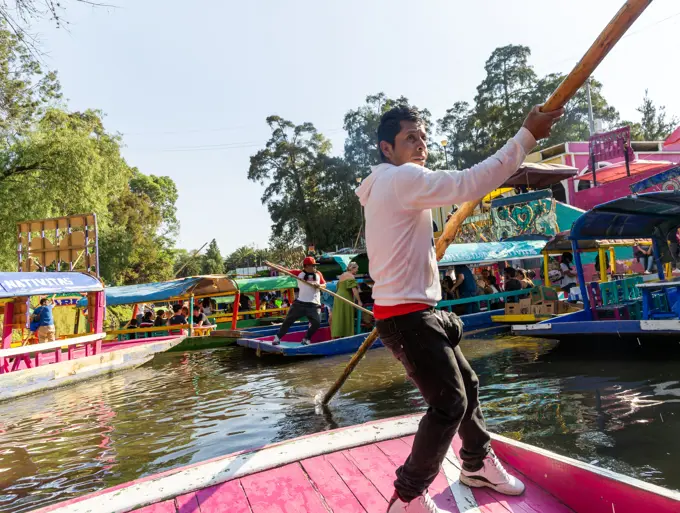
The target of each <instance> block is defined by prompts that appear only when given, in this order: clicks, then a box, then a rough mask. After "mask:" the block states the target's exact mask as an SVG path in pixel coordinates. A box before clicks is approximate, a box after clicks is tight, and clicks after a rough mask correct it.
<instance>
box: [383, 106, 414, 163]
mask: <svg viewBox="0 0 680 513" xmlns="http://www.w3.org/2000/svg"><path fill="white" fill-rule="evenodd" d="M402 121H413V122H415V123H423V124H425V123H424V121H423V117H422V116H421V115H420V112H418V110H417V109H414V108H413V107H409V106H408V105H399V106H398V107H392V108H391V109H390V110H388V111H387V112H385V114H383V115H382V117H381V118H380V125H379V126H378V153H379V154H380V161H381V162H387V157H385V154H384V153H383V152H382V150H381V149H380V142H381V141H386V142H388V143H390V144H391V145H393V146H394V140H395V138H396V137H397V134H398V133H399V132H401V122H402Z"/></svg>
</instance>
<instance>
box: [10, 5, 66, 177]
mask: <svg viewBox="0 0 680 513" xmlns="http://www.w3.org/2000/svg"><path fill="white" fill-rule="evenodd" d="M1 5H2V0H0V6H1ZM0 18H2V11H1V9H0ZM0 91H1V92H2V94H0V152H6V151H8V149H9V148H10V147H11V146H12V145H13V144H14V143H16V141H17V139H18V138H20V137H22V136H24V135H26V134H27V133H28V131H29V130H31V129H32V128H33V126H34V124H35V123H36V121H37V120H39V119H40V118H41V117H42V116H43V115H44V113H45V110H46V109H47V107H48V106H50V105H53V104H55V103H56V102H57V101H58V100H59V99H60V98H61V86H60V85H59V81H58V79H57V74H56V73H55V72H54V71H45V70H44V69H43V68H42V66H41V64H40V62H39V61H38V60H37V59H36V58H35V57H34V55H33V54H32V53H31V52H30V51H29V49H28V48H27V47H26V45H25V44H23V43H22V41H21V40H20V39H19V38H18V37H17V36H16V35H15V34H13V33H12V32H10V31H9V30H7V25H6V23H4V22H2V21H0ZM11 163H12V160H11V159H7V155H5V159H3V160H2V161H0V181H2V180H4V179H6V178H8V177H9V176H10V175H11V174H12V173H14V172H21V169H16V168H15V167H13V166H11Z"/></svg>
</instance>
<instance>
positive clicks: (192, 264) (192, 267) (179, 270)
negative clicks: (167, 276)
mask: <svg viewBox="0 0 680 513" xmlns="http://www.w3.org/2000/svg"><path fill="white" fill-rule="evenodd" d="M194 253H196V251H195V250H194V251H187V250H186V249H178V250H175V265H174V267H173V276H176V277H177V278H186V277H188V276H199V275H200V274H201V260H202V257H201V255H194Z"/></svg>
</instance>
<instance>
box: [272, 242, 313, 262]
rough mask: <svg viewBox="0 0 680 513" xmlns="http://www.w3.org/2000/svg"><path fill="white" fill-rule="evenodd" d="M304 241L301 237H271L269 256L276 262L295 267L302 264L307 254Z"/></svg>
mask: <svg viewBox="0 0 680 513" xmlns="http://www.w3.org/2000/svg"><path fill="white" fill-rule="evenodd" d="M303 243H304V240H303V239H302V238H301V237H297V238H294V239H283V238H280V237H272V238H271V239H269V250H268V251H269V258H270V260H272V261H273V262H274V263H277V264H280V265H282V266H284V267H287V268H289V269H290V268H292V269H295V268H297V267H299V266H300V264H301V263H302V260H303V259H304V258H305V257H306V256H307V251H306V249H305V247H304V245H303Z"/></svg>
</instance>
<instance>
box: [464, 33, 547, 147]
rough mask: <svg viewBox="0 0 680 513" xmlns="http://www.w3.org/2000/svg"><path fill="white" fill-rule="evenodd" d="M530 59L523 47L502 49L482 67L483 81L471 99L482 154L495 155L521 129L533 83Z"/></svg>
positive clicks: (533, 77) (513, 46) (529, 52)
mask: <svg viewBox="0 0 680 513" xmlns="http://www.w3.org/2000/svg"><path fill="white" fill-rule="evenodd" d="M530 55H531V50H530V49H529V48H528V47H526V46H519V45H507V46H502V47H499V48H496V49H495V50H494V51H493V52H492V53H491V56H490V57H489V59H488V60H487V61H486V64H485V65H484V69H485V71H486V77H485V78H484V80H482V82H481V84H479V86H477V96H475V116H476V118H477V120H478V121H479V122H480V127H483V131H480V133H479V134H478V143H479V144H480V146H481V147H483V153H484V154H487V155H488V154H491V153H493V152H494V151H496V150H497V149H498V148H500V147H501V146H502V145H503V144H505V141H507V140H508V139H510V138H511V137H512V136H513V135H515V133H517V131H518V130H519V128H520V127H521V126H522V121H523V120H524V117H525V115H526V113H527V106H528V105H531V94H532V93H533V91H534V90H535V87H536V83H537V78H536V73H535V72H534V70H533V68H532V67H531V66H530V65H529V62H528V61H529V56H530Z"/></svg>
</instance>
